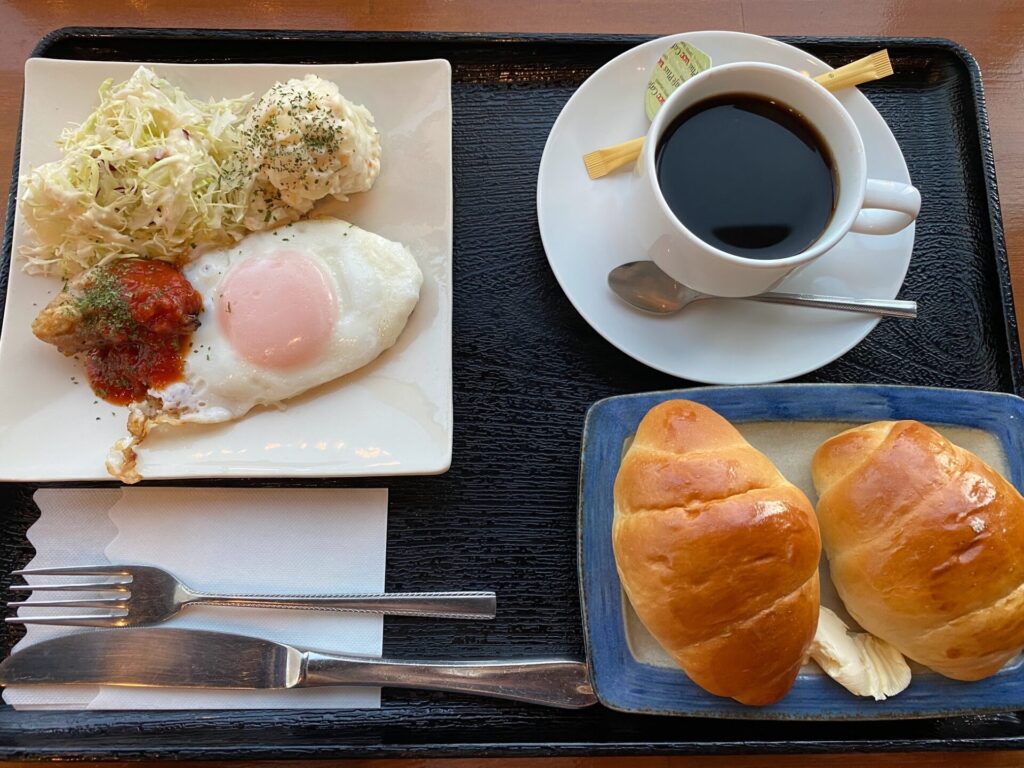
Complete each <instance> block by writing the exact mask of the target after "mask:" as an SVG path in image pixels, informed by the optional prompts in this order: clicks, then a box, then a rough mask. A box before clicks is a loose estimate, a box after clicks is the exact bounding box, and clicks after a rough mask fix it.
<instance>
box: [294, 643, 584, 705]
mask: <svg viewBox="0 0 1024 768" xmlns="http://www.w3.org/2000/svg"><path fill="white" fill-rule="evenodd" d="M321 685H373V686H378V685H379V686H382V687H386V688H423V689H428V690H434V691H449V692H455V693H474V694H478V695H480V696H493V697H495V698H499V699H512V700H514V701H525V702H528V703H530V704H544V705H547V706H551V707H561V708H563V709H580V708H582V707H589V706H591V705H592V704H596V703H597V697H596V696H595V695H594V691H593V689H592V688H591V686H590V678H589V676H588V674H587V665H586V664H584V663H582V662H579V661H571V660H569V659H524V660H522V661H447V662H436V661H396V660H393V659H375V658H363V657H359V656H336V655H333V654H326V653H316V652H315V651H309V652H307V653H306V654H305V655H304V660H303V668H302V674H301V676H300V678H299V682H298V684H297V687H300V688H302V687H308V686H321Z"/></svg>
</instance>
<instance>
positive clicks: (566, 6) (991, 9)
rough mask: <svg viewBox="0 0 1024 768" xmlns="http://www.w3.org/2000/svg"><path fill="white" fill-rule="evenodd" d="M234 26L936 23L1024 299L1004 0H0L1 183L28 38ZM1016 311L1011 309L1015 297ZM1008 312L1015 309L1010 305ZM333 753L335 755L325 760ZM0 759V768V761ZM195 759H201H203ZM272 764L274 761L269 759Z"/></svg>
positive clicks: (804, 28) (1020, 49)
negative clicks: (991, 158)
mask: <svg viewBox="0 0 1024 768" xmlns="http://www.w3.org/2000/svg"><path fill="white" fill-rule="evenodd" d="M70 25H94V26H135V27H149V26H160V27H234V28H276V29H339V30H344V29H348V30H395V31H401V30H426V31H468V32H618V33H647V34H669V33H673V32H683V31H686V30H698V29H729V30H740V31H744V32H753V33H756V34H762V35H889V36H914V37H922V36H924V37H947V38H951V39H953V40H956V41H957V42H958V43H961V44H962V45H964V46H965V47H966V48H967V49H968V50H969V51H971V53H973V54H974V56H975V58H977V60H978V63H979V64H980V65H981V71H982V75H983V78H984V83H985V92H986V95H987V101H988V111H989V117H990V119H991V125H992V141H993V144H994V147H995V157H996V169H997V173H998V178H999V190H1000V197H1001V200H1002V210H1003V222H1004V225H1005V228H1006V240H1007V245H1008V248H1009V254H1010V263H1011V270H1012V273H1013V286H1014V293H1015V294H1016V295H1017V296H1018V306H1020V304H1022V303H1024V299H1021V298H1020V297H1024V77H1022V71H1024V2H1017V1H1015V0H1004V1H1003V2H1000V0H905V1H901V0H859V1H858V2H847V1H846V0H820V1H817V0H636V1H635V2H631V1H630V0H515V1H514V2H502V1H500V0H478V2H470V1H469V0H351V1H349V2H343V1H341V0H334V1H332V0H319V1H318V2H302V1H301V0H221V1H219V2H218V1H216V0H213V1H211V0H169V1H162V2H155V1H153V0H125V1H124V2H117V1H116V0H89V1H88V2H86V1H84V0H83V1H82V2H77V1H76V0H5V2H3V3H2V4H0V30H2V37H3V45H2V46H0V189H7V185H8V182H9V179H10V172H11V157H12V153H13V147H14V140H15V132H16V130H17V121H18V115H19V109H20V100H21V90H22V65H23V62H24V60H25V58H26V57H27V56H28V54H29V52H30V51H31V50H32V47H33V46H34V45H35V43H36V41H37V40H39V38H40V37H41V36H42V35H43V34H45V33H46V32H48V31H50V30H52V29H55V28H58V27H63V26H70ZM1018 312H1020V310H1019V309H1018ZM1018 317H1020V315H1018ZM797 760H799V761H800V764H801V765H803V764H804V763H805V761H808V760H809V758H807V757H803V758H787V757H773V758H768V757H762V758H759V757H746V758H732V757H730V758H693V757H672V758H664V757H655V758H636V759H631V760H624V759H621V758H617V759H613V758H606V759H602V758H573V759H551V760H523V759H515V760H493V761H492V760H487V761H477V760H455V761H451V760H437V761H424V760H385V761H353V762H350V763H345V765H359V766H371V765H372V766H374V768H413V766H442V765H444V766H452V768H459V767H460V766H463V767H466V768H468V766H478V765H479V766H494V768H512V766H517V767H518V766H533V767H534V768H537V767H538V766H539V767H542V768H569V767H570V766H572V767H573V768H583V767H584V766H608V768H611V766H623V767H624V768H669V767H671V768H698V767H699V768H711V767H712V766H713V767H715V768H718V766H721V767H722V768H725V766H732V767H734V768H748V767H749V766H772V767H773V768H788V767H789V766H795V765H797ZM810 760H813V763H814V764H816V765H820V766H828V767H831V766H853V765H857V766H897V765H898V766H904V767H905V768H916V767H917V766H926V765H928V766H990V767H992V768H995V767H996V766H999V767H1002V766H1024V753H1020V756H1018V754H1017V753H1011V752H986V753H974V754H965V753H957V754H947V755H927V756H925V755H873V756H870V757H868V756H863V755H861V756H848V757H847V756H830V757H828V758H825V759H819V758H810ZM334 764H337V763H336V762H335V763H334ZM10 765H12V764H10V763H0V768H6V767H7V766H10ZM204 765H210V764H209V763H206V764H204ZM275 765H284V764H282V763H276V764H275Z"/></svg>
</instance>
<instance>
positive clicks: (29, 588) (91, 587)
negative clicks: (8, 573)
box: [9, 579, 132, 592]
mask: <svg viewBox="0 0 1024 768" xmlns="http://www.w3.org/2000/svg"><path fill="white" fill-rule="evenodd" d="M131 583H132V582H131V581H130V580H127V579H126V580H123V581H108V582H106V583H93V584H11V586H10V587H9V589H10V590H11V592H105V591H109V590H116V591H117V592H127V591H128V587H129V585H130V584H131Z"/></svg>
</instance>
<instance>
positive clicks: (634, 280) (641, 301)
mask: <svg viewBox="0 0 1024 768" xmlns="http://www.w3.org/2000/svg"><path fill="white" fill-rule="evenodd" d="M608 287H609V288H611V289H612V291H613V292H614V293H615V295H616V296H618V297H619V298H620V299H622V300H623V301H625V302H626V303H627V304H631V305H632V306H634V307H636V308H637V309H641V310H643V311H644V312H650V313H651V314H654V315H671V314H673V313H675V312H678V311H679V310H681V309H682V308H683V307H685V306H686V305H687V304H692V303H693V302H695V301H701V300H703V299H717V298H722V297H719V296H710V295H708V294H706V293H701V292H700V291H695V290H693V289H692V288H687V287H686V286H685V285H683V284H681V283H677V282H676V281H675V280H673V279H672V278H671V277H669V276H668V275H667V274H665V273H664V272H663V271H662V270H661V268H660V267H659V266H658V265H657V264H655V263H654V262H653V261H631V262H629V263H628V264H622V265H620V266H618V267H616V268H615V269H613V270H612V271H611V272H609V273H608ZM742 298H743V299H744V300H746V301H764V302H768V303H769V304H794V305H796V306H801V307H818V308H819V309H838V310H842V311H843V312H862V313H864V314H868V315H883V316H885V317H904V318H910V319H913V318H915V317H917V302H916V301H899V300H892V301H880V300H876V299H853V298H848V297H843V296H817V295H814V294H809V293H759V294H757V295H756V296H744V297H742Z"/></svg>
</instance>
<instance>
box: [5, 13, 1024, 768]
mask: <svg viewBox="0 0 1024 768" xmlns="http://www.w3.org/2000/svg"><path fill="white" fill-rule="evenodd" d="M656 37H658V35H591V34H583V35H579V34H561V33H558V34H533V33H511V34H498V33H483V34H475V33H458V32H355V31H352V32H350V31H343V30H331V31H324V30H266V29H260V30H237V29H231V30H226V29H197V28H176V29H161V28H154V29H148V28H134V27H124V28H113V27H110V28H94V27H65V28H61V29H57V30H54V31H52V32H50V33H48V34H47V35H46V36H44V37H43V38H42V39H41V40H40V41H39V42H38V43H37V44H36V46H35V48H34V49H33V52H32V54H31V55H32V56H41V57H48V58H53V56H52V55H48V53H47V51H48V50H49V49H51V48H52V47H53V46H55V45H59V44H60V43H62V42H65V41H84V42H87V41H88V40H90V39H92V40H96V41H97V43H99V42H101V41H106V42H109V43H116V42H117V41H118V40H130V41H134V42H136V43H137V42H140V41H145V40H147V39H150V40H153V39H159V40H162V41H167V40H180V41H182V42H186V41H189V40H206V41H209V40H221V41H224V42H226V43H231V42H237V43H243V42H250V43H251V42H260V41H266V42H267V43H271V42H277V41H281V40H319V41H334V40H337V41H338V42H345V41H352V42H356V41H358V42H375V43H381V44H402V43H412V44H416V43H425V44H430V43H433V44H438V43H440V44H445V45H451V46H453V47H461V46H467V47H472V46H491V45H503V46H510V50H514V48H515V47H516V46H528V45H530V44H536V43H559V44H565V45H567V46H588V45H602V44H624V45H635V44H640V43H643V42H646V41H648V40H651V39H654V38H656ZM777 39H779V40H781V41H783V42H786V43H790V44H792V45H796V46H801V45H804V44H826V43H827V44H844V43H847V44H866V43H877V44H878V47H885V46H889V47H905V48H915V49H919V50H922V51H923V52H924V53H927V51H928V50H929V49H931V50H936V51H942V52H945V53H952V54H954V55H955V56H956V57H958V58H959V59H960V60H961V61H962V63H963V65H964V67H965V70H966V72H967V74H968V76H969V78H970V83H971V95H972V97H973V101H974V103H973V105H971V107H972V111H973V112H974V113H975V115H976V116H977V120H978V125H977V127H978V138H979V144H980V146H978V147H971V150H972V151H975V150H976V151H978V152H979V155H980V157H981V159H982V162H983V165H984V168H985V193H986V195H985V202H986V204H987V205H988V213H989V215H988V219H989V221H990V225H991V229H992V242H993V251H994V258H995V260H996V267H997V272H998V276H999V282H1000V293H1001V300H1002V310H1003V319H1004V322H1005V330H1006V338H1007V346H1008V349H1007V350H1006V352H1007V354H1008V357H1009V361H1010V368H1011V373H1012V381H1013V389H1014V391H1015V392H1016V393H1017V394H1024V365H1022V359H1021V348H1020V342H1019V339H1018V330H1017V322H1016V316H1015V313H1014V305H1013V296H1012V292H1011V287H1010V286H1011V283H1010V270H1009V261H1008V257H1007V252H1006V244H1005V239H1004V234H1003V226H1002V220H1001V215H1000V211H999V206H998V191H997V184H996V175H995V163H994V157H993V152H992V143H991V138H990V132H989V124H988V117H987V112H986V109H985V99H984V92H983V88H982V80H981V73H980V71H979V68H978V65H977V63H976V61H975V60H974V57H973V56H972V55H971V54H970V53H969V52H968V51H967V50H966V49H964V48H963V47H962V46H960V45H958V44H957V43H955V42H953V41H950V40H946V39H941V38H910V37H849V36H836V37H832V36H828V37H824V36H779V37H777ZM396 53H397V55H396V58H401V53H400V51H399V52H396ZM124 60H146V57H133V56H126V57H124ZM148 60H161V59H160V57H155V58H154V57H150V58H149V59H148ZM181 60H187V61H192V62H207V61H216V60H218V59H217V58H214V57H210V58H197V57H183V58H182V59H181ZM221 60H222V59H221ZM231 60H232V61H239V62H244V61H255V60H261V59H260V57H255V58H247V57H238V58H232V59H231ZM262 60H265V58H264V59H262ZM289 60H290V61H297V62H299V63H320V60H318V59H316V58H310V59H302V58H298V59H296V58H292V59H289ZM20 141H21V136H20V128H19V132H18V138H17V145H16V147H15V158H14V159H15V162H14V174H13V178H12V184H11V195H10V196H9V198H8V206H7V222H6V227H5V233H4V259H5V261H8V260H9V258H10V253H11V239H12V234H13V220H14V202H15V197H16V191H17V183H18V182H17V167H18V155H17V150H18V147H20ZM456 205H458V201H456ZM7 268H8V265H7V264H3V265H0V269H2V270H4V271H6V269H7ZM0 320H2V307H0ZM224 484H225V485H232V484H233V483H224ZM255 484H258V483H254V485H255ZM43 485H46V484H43ZM66 485H81V484H66ZM90 485H94V484H90ZM4 708H5V709H7V707H4ZM96 714H103V713H87V712H70V713H69V712H25V713H17V716H18V717H21V716H25V717H31V718H33V719H34V723H35V725H36V727H37V728H40V729H41V730H42V731H43V732H46V731H56V732H63V733H64V734H68V732H73V731H76V730H78V731H80V732H81V733H82V737H83V738H82V741H83V742H88V732H89V731H90V730H91V726H92V725H93V724H94V722H95V720H94V717H95V715H96ZM106 714H111V713H106ZM152 714H153V713H148V712H125V713H120V720H121V722H122V724H123V725H125V726H128V727H137V728H138V735H137V737H136V739H135V740H134V742H133V743H132V745H131V746H130V747H125V746H123V745H122V744H119V745H104V744H103V743H102V741H101V742H100V743H97V744H88V743H79V744H77V745H75V746H66V744H67V742H66V741H65V742H64V744H65V746H60V747H49V746H41V745H40V743H39V741H40V739H38V738H37V736H35V735H34V734H38V733H39V731H34V732H33V733H26V734H24V740H23V741H22V740H21V739H19V737H18V736H17V735H15V734H14V733H13V732H12V731H8V733H7V734H6V738H5V741H6V740H7V738H10V741H7V743H5V744H2V745H0V758H5V759H19V760H58V759H60V760H79V761H96V760H111V759H118V760H131V759H136V760H138V759H159V758H165V759H205V760H214V759H248V760H255V759H267V760H269V759H276V760H282V759H296V758H318V759H327V758H395V757H435V758H444V757H453V758H454V757H462V758H465V757H470V756H478V757H485V756H492V757H493V756H508V757H526V756H569V755H640V754H642V755H660V754H720V755H728V754H750V753H764V754H770V753H776V754H779V753H788V754H814V753H844V752H909V751H939V750H942V751H948V752H961V751H979V750H1008V749H1024V736H1001V735H998V734H997V733H996V731H998V724H997V723H990V724H989V725H990V730H991V731H992V733H991V734H990V735H978V734H977V733H969V734H965V735H964V736H962V737H959V736H955V735H947V736H942V737H938V736H937V737H924V738H898V737H896V738H888V739H886V740H884V741H882V740H877V739H859V738H851V739H815V738H814V723H807V726H808V729H807V733H808V735H807V737H806V738H800V739H788V740H784V741H765V740H728V741H724V740H716V741H700V742H691V741H659V742H653V743H652V742H650V741H644V740H643V739H642V738H641V739H638V740H620V741H618V742H615V743H608V742H585V741H584V742H581V741H572V742H557V743H548V744H539V743H523V742H519V743H517V742H512V741H495V742H486V741H485V740H483V739H482V740H480V741H476V740H474V741H471V742H447V743H432V742H431V741H430V734H429V732H427V731H424V732H423V739H422V740H420V741H419V742H417V743H409V742H403V743H395V742H397V740H395V742H392V743H377V744H369V743H360V744H345V743H337V742H334V743H325V741H324V740H321V739H317V740H316V741H314V742H311V743H303V742H301V741H295V742H289V743H288V744H280V743H278V744H267V743H263V744H260V743H254V741H256V739H257V738H258V737H257V735H256V734H255V733H252V732H248V733H244V734H243V733H241V732H240V733H239V739H238V743H235V744H232V745H231V746H219V745H215V744H212V743H210V742H206V743H201V744H197V745H196V746H194V747H182V746H180V742H177V743H176V744H175V745H174V746H169V745H168V744H166V743H162V742H161V734H160V732H159V730H157V731H156V732H153V733H150V734H148V735H147V733H146V732H147V730H148V728H147V725H148V718H149V716H151V715H152ZM206 714H207V715H209V717H208V722H209V723H210V724H211V725H216V723H217V721H218V720H220V719H221V718H224V719H225V720H234V719H237V718H238V717H239V716H244V712H239V711H219V712H211V713H206ZM284 714H286V713H284V712H282V715H284ZM1007 717H1016V716H1015V715H1012V714H1008V715H1007ZM688 722H690V723H691V724H692V726H693V728H696V729H699V728H700V722H701V721H700V720H691V721H688ZM638 725H639V723H638ZM638 730H641V729H638ZM12 736H13V738H11V737H12ZM200 741H201V740H200Z"/></svg>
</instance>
